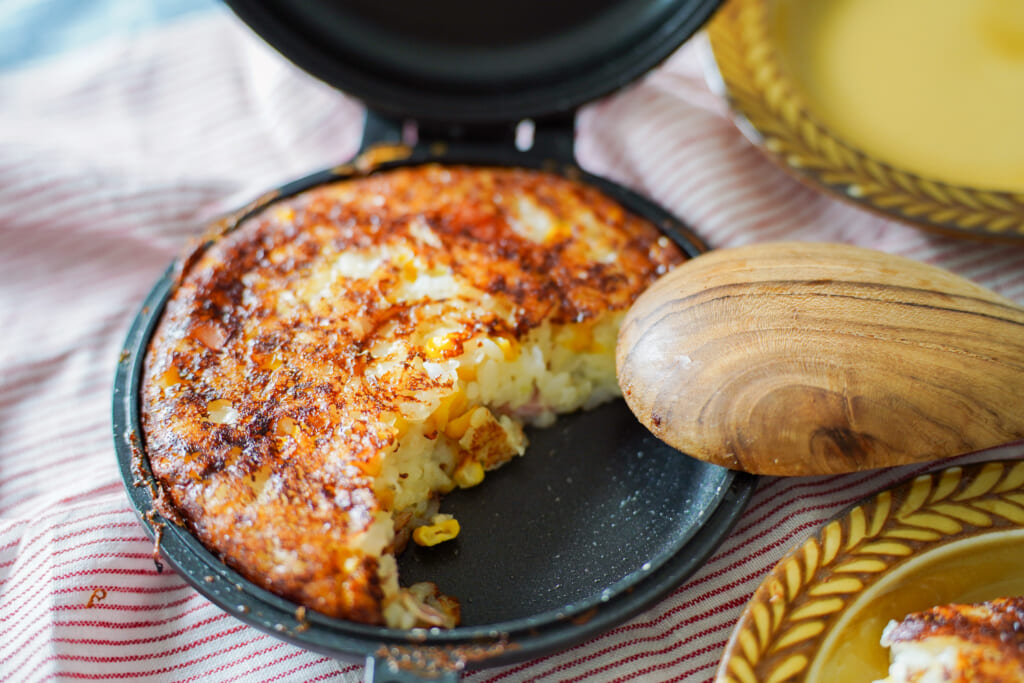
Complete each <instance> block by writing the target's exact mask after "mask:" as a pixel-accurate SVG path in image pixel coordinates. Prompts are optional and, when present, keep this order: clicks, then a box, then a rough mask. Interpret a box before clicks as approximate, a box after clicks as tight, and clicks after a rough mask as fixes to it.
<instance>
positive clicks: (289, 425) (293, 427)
mask: <svg viewBox="0 0 1024 683" xmlns="http://www.w3.org/2000/svg"><path fill="white" fill-rule="evenodd" d="M298 430H299V426H298V425H297V424H296V423H295V420H293V419H291V418H290V417H288V416H285V417H282V418H281V419H280V420H278V421H277V429H276V430H275V431H276V432H277V435H278V436H291V435H292V434H294V433H295V432H297V431H298Z"/></svg>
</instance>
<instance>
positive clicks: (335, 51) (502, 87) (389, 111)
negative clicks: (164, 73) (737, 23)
mask: <svg viewBox="0 0 1024 683" xmlns="http://www.w3.org/2000/svg"><path fill="white" fill-rule="evenodd" d="M720 3H721V0H560V1H559V2H545V1H543V0H494V1H493V2H479V1H478V0H431V2H422V0H420V1H416V0H413V1H409V0H391V2H386V3H385V2H379V1H378V0H319V1H317V2H313V1H312V0H310V1H305V2H293V1H292V0H227V4H228V5H229V6H230V7H231V9H232V10H233V11H234V12H235V13H236V14H237V15H238V16H239V17H240V18H241V19H242V20H243V21H244V22H246V23H247V24H248V25H249V26H250V27H251V28H252V29H253V30H254V31H255V32H256V33H258V34H259V35H260V36H261V37H263V39H264V40H266V41H267V42H268V43H269V44H270V45H272V46H273V47H274V48H276V49H277V50H278V51H279V52H281V53H282V54H283V55H284V56H286V57H287V58H288V59H290V60H291V61H292V62H294V63H295V64H296V65H298V66H299V67H301V68H302V69H304V70H306V71H307V72H309V73H311V74H313V75H314V76H316V77H318V78H320V79H321V80H323V81H325V82H327V83H329V84H331V85H333V86H335V87H337V88H339V89H340V90H343V91H345V92H347V93H349V94H351V95H353V96H355V97H358V98H360V99H362V100H363V101H364V102H365V103H366V104H367V105H368V106H369V107H370V108H372V109H375V110H377V111H378V112H381V113H383V114H386V115H388V116H392V117H396V118H411V119H416V120H417V121H421V122H435V123H449V124H493V123H508V122H515V121H519V120H522V119H526V118H540V117H544V116H548V115H554V114H561V113H565V112H569V111H572V110H574V109H575V108H576V107H578V106H579V105H581V104H583V103H585V102H588V101H591V100H594V99H596V98H598V97H600V96H602V95H606V94H608V93H610V92H612V91H614V90H616V89H618V88H621V87H622V86H624V85H626V84H627V83H629V82H631V81H633V80H635V79H636V78H638V77H639V76H641V75H642V74H644V73H645V72H647V71H649V70H650V69H651V68H653V67H654V66H656V65H657V64H658V63H659V62H661V61H662V60H664V59H665V58H666V57H668V56H669V55H670V54H671V53H672V52H673V51H674V50H675V49H676V48H677V47H679V45H681V44H682V43H683V42H684V41H685V40H686V39H687V38H689V37H690V36H691V35H693V33H695V32H696V31H697V30H698V29H699V28H700V27H701V26H702V25H703V24H704V23H705V22H706V21H707V20H708V18H709V17H710V16H711V14H712V13H713V12H714V10H715V9H716V8H717V7H718V5H719V4H720Z"/></svg>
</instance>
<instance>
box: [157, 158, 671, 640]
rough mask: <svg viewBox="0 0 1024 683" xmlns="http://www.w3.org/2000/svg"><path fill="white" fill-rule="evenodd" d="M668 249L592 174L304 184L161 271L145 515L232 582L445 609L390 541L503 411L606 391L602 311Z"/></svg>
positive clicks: (355, 606)
mask: <svg viewBox="0 0 1024 683" xmlns="http://www.w3.org/2000/svg"><path fill="white" fill-rule="evenodd" d="M682 259H683V256H682V254H681V253H680V251H679V250H678V249H677V248H676V246H675V245H674V244H672V243H671V242H670V241H669V240H668V239H667V238H666V237H664V236H663V235H662V234H661V233H660V232H659V231H658V230H657V229H656V228H655V227H654V226H653V225H651V224H650V223H649V222H646V221H644V220H642V219H640V218H638V217H636V216H633V215H631V214H630V213H628V212H627V211H625V210H624V209H623V208H622V207H621V206H620V205H619V204H617V203H616V202H614V201H612V200H611V199H609V198H608V197H606V196H604V195H602V194H601V193H600V192H599V191H597V190H596V189H594V188H592V187H589V186H586V185H583V184H581V183H578V182H574V181H571V180H567V179H565V178H562V177H559V176H556V175H553V174H547V173H542V172H535V171H528V170H520V169H488V168H468V167H448V166H438V165H429V166H420V167H413V168H407V169H401V170H393V171H388V172H380V173H377V174H375V175H370V176H367V177H362V178H357V179H354V180H347V181H341V182H337V183H334V184H330V185H325V186H320V187H317V188H314V189H312V190H309V191H306V192H304V193H301V194H299V195H297V196H295V197H291V198H288V199H285V200H281V201H278V202H276V203H273V204H271V205H270V206H269V207H267V208H265V209H263V210H261V211H260V212H258V213H257V214H255V215H254V216H252V217H250V218H248V219H246V220H244V221H243V222H242V223H241V224H240V225H238V226H237V228H235V229H233V230H231V231H228V232H226V233H225V234H222V235H219V236H217V237H215V238H214V239H213V241H212V243H211V244H210V245H209V246H208V247H207V248H205V249H204V250H202V251H201V252H200V253H199V254H198V255H197V256H196V257H195V258H194V259H192V260H190V262H189V263H188V264H187V265H186V266H185V267H184V272H183V273H182V274H181V275H180V277H179V279H178V282H177V286H176V288H175V291H174V292H173V294H172V296H171V298H170V300H169V301H168V303H167V306H166V309H165V311H164V313H163V317H162V319H161V321H160V323H159V326H158V327H157V329H156V332H155V334H154V336H153V338H152V341H151V343H150V346H149V348H148V352H147V355H146V361H145V374H144V380H143V382H144V384H143V395H142V416H143V430H144V440H145V450H146V454H147V456H148V458H149V463H150V466H151V468H152V471H153V474H154V476H155V478H156V480H157V483H158V487H159V490H158V496H157V501H156V507H157V510H158V511H159V512H160V513H161V514H163V515H164V516H165V517H167V518H168V519H171V520H173V521H175V522H176V523H179V524H183V525H184V526H186V527H187V528H188V529H190V530H191V532H192V533H193V534H194V535H195V536H196V537H198V539H199V540H200V541H201V542H202V543H203V544H204V545H205V546H206V547H207V548H209V549H210V550H211V551H212V552H214V553H215V554H216V555H217V556H218V557H220V558H221V559H222V560H223V561H224V562H226V563H227V564H228V565H229V566H231V567H232V568H234V569H235V570H236V571H238V572H239V573H241V574H242V575H243V576H245V577H246V578H247V579H249V580H250V581H253V582H254V583H256V584H258V585H260V586H262V587H264V588H266V589H267V590H269V591H272V592H274V593H277V594H279V595H281V596H284V597H286V598H288V599H290V600H292V601H294V602H296V603H298V604H300V605H302V606H304V607H305V608H309V609H313V610H316V611H318V612H321V613H324V614H327V615H330V616H333V617H340V618H344V619H350V620H354V621H358V622H363V623H367V624H377V625H386V626H390V627H395V628H411V627H428V626H441V627H451V626H454V625H456V624H457V623H458V618H459V608H458V602H457V600H455V599H453V598H450V597H447V596H445V595H443V594H441V593H440V592H439V591H438V590H437V588H436V587H435V586H433V585H432V584H416V585H413V586H409V587H402V586H400V585H399V581H398V578H399V577H398V571H397V565H396V562H395V553H396V552H400V551H401V549H402V548H403V547H404V545H405V544H406V543H407V541H408V540H409V538H410V536H411V537H412V539H413V541H414V542H417V543H420V544H422V545H432V544H435V543H438V542H442V541H444V540H447V539H450V538H453V537H454V536H456V535H457V534H458V521H457V520H455V519H452V518H451V517H450V516H447V515H443V514H439V506H438V501H439V497H440V496H441V495H442V494H445V493H447V492H449V491H452V490H453V489H456V488H460V487H461V488H465V487H470V486H475V485H477V484H479V483H480V482H481V481H482V480H483V479H484V477H485V473H486V472H487V471H489V470H492V469H494V468H496V467H498V466H500V465H502V464H503V463H505V462H507V461H509V460H510V459H511V458H514V457H515V456H518V455H522V454H523V452H524V451H525V450H526V442H527V440H526V437H525V436H524V432H523V428H524V425H533V426H546V425H550V424H551V423H552V422H553V421H554V420H555V417H556V415H558V414H560V413H566V412H570V411H575V410H577V409H581V408H590V407H592V406H595V405H597V404H598V403H601V402H603V401H606V400H608V399H611V398H613V397H615V396H618V395H619V388H618V385H617V383H616V379H615V362H614V351H615V341H616V335H617V333H618V328H619V324H620V321H621V319H622V317H623V314H624V313H625V311H626V309H627V308H628V307H629V305H630V304H631V303H632V302H633V300H634V299H635V298H636V297H637V295H639V293H640V292H641V291H642V290H643V289H645V288H646V287H647V286H648V285H649V284H650V283H651V282H652V281H653V280H654V279H655V278H656V277H657V276H659V275H661V274H662V273H664V272H666V271H667V270H668V269H669V268H671V267H672V266H673V265H674V264H676V263H678V262H680V261H681V260H682Z"/></svg>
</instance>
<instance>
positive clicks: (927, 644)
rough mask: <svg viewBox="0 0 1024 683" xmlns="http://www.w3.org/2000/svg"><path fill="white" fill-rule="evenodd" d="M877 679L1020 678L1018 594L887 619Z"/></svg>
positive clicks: (1023, 607) (1023, 632)
mask: <svg viewBox="0 0 1024 683" xmlns="http://www.w3.org/2000/svg"><path fill="white" fill-rule="evenodd" d="M881 644H882V646H883V647H888V648H890V652H891V661H892V663H891V664H890V666H889V676H888V678H885V679H884V680H883V681H879V683H911V682H915V681H936V682H947V683H960V682H964V683H967V682H968V681H977V682H984V681H1024V597H1009V598H1000V599H997V600H991V601H987V602H982V603H976V604H970V605H962V604H950V605H941V606H938V607H934V608H932V609H930V610H926V611H923V612H916V613H914V614H910V615H908V616H907V617H906V618H905V619H903V620H902V621H895V620H894V621H891V622H889V624H888V626H886V628H885V631H884V632H883V633H882V640H881Z"/></svg>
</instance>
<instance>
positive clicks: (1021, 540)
mask: <svg viewBox="0 0 1024 683" xmlns="http://www.w3.org/2000/svg"><path fill="white" fill-rule="evenodd" d="M1022 557H1024V461H997V462H990V463H984V464H979V465H972V466H968V467H951V468H947V469H945V470H942V471H938V472H935V473H932V474H926V475H922V476H920V477H917V478H915V479H914V480H912V481H909V482H906V483H904V484H902V485H899V486H896V487H895V488H892V489H889V490H886V491H883V492H881V493H879V494H878V495H876V496H874V497H872V498H870V499H868V500H866V501H864V502H863V503H861V504H859V505H857V506H856V507H854V508H852V509H851V510H849V511H848V512H847V513H846V514H844V515H842V516H841V517H840V518H839V519H837V520H835V521H833V522H830V523H829V524H827V525H825V527H824V528H823V529H822V530H821V532H820V533H818V534H817V535H815V536H814V537H812V538H810V539H808V540H807V541H806V542H805V543H804V544H803V545H801V546H800V547H799V548H797V549H796V550H794V551H793V552H792V553H790V554H789V555H788V556H787V557H785V558H783V560H782V561H781V562H779V564H778V565H776V567H775V568H774V569H773V570H772V572H771V573H770V574H769V575H768V577H767V578H766V579H765V580H764V582H763V583H762V584H761V586H760V587H759V588H758V589H757V591H756V592H755V593H754V596H753V598H752V599H751V601H750V603H749V604H748V605H747V607H746V610H745V611H744V612H743V615H742V616H741V617H740V620H739V622H738V623H737V625H736V628H735V630H734V631H733V634H732V637H731V638H730V639H729V643H728V645H727V646H726V651H725V656H724V657H723V659H722V662H721V665H720V667H719V670H718V681H719V682H720V683H726V682H729V683H782V682H783V681H830V682H833V683H847V682H850V683H852V682H854V681H856V682H857V683H864V682H865V681H873V680H879V679H882V678H884V677H885V676H886V673H887V668H888V652H887V651H886V650H885V649H884V648H882V647H881V645H880V644H879V639H880V638H881V635H882V629H883V628H884V627H885V625H886V624H887V623H888V621H889V620H890V619H897V620H899V619H902V618H903V617H905V616H906V615H907V614H909V613H912V612H917V611H921V610H925V609H928V608H930V607H933V606H936V605H943V604H948V603H953V602H957V603H971V602H980V601H984V600H991V599H993V598H997V597H1006V596H1012V595H1024V575H1022V574H1021V570H1020V567H1021V558H1022Z"/></svg>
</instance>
